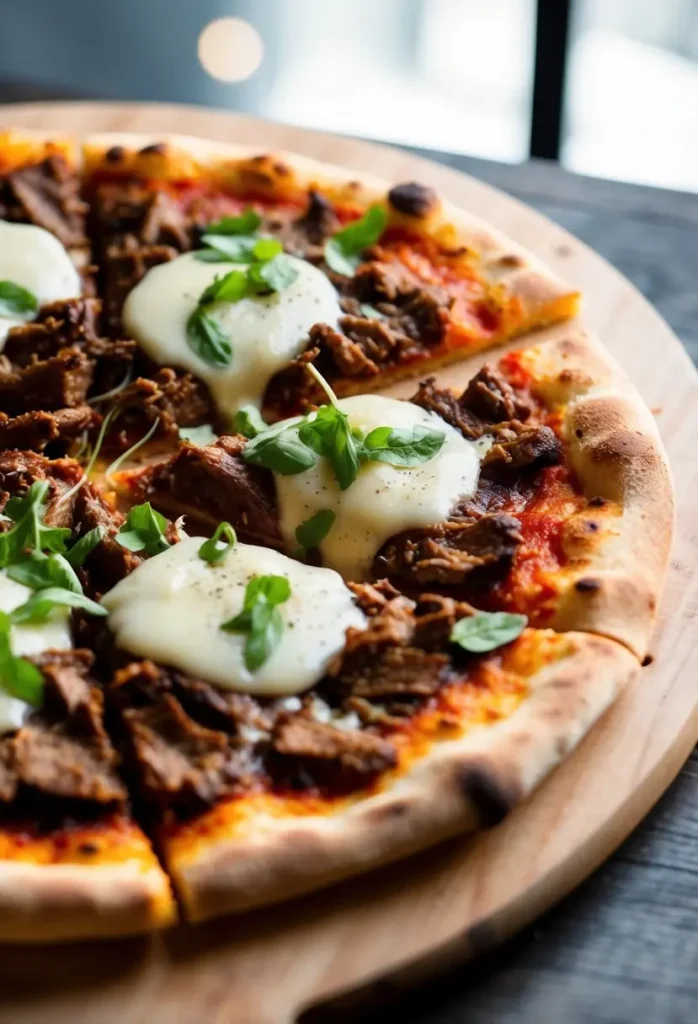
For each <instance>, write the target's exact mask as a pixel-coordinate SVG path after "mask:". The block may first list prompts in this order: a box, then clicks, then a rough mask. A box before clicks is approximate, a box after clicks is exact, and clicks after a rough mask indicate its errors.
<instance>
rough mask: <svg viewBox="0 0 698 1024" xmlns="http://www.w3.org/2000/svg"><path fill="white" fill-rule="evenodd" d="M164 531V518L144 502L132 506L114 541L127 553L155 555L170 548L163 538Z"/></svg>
mask: <svg viewBox="0 0 698 1024" xmlns="http://www.w3.org/2000/svg"><path fill="white" fill-rule="evenodd" d="M166 529H167V520H166V519H165V517H164V516H163V515H160V513H159V512H156V511H155V509H154V508H153V507H152V505H151V504H150V502H149V501H146V502H144V503H143V504H142V505H134V507H133V508H132V509H131V511H130V512H129V514H128V516H127V518H126V522H125V523H124V524H123V526H122V527H121V529H120V530H119V532H118V533H117V535H116V537H115V540H116V541H117V543H118V544H121V546H122V547H123V548H128V550H129V551H145V553H146V554H147V555H157V554H159V553H160V552H161V551H166V550H167V549H168V548H169V546H170V545H169V542H168V540H167V538H166V537H165V530H166Z"/></svg>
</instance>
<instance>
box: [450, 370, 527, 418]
mask: <svg viewBox="0 0 698 1024" xmlns="http://www.w3.org/2000/svg"><path fill="white" fill-rule="evenodd" d="M461 404H462V405H464V406H466V408H468V409H469V410H470V411H471V412H473V413H475V415H476V416H479V417H480V419H483V420H485V422H486V423H502V422H504V421H505V420H526V419H528V417H529V416H530V415H531V411H532V410H531V405H530V403H529V402H527V401H526V399H524V398H523V397H522V396H521V395H520V394H518V393H517V392H516V391H514V389H513V387H512V386H511V384H510V383H509V381H508V380H507V379H506V378H505V377H504V376H503V375H502V374H501V373H499V371H498V370H495V369H494V368H493V367H491V366H483V367H482V369H481V370H479V371H478V372H477V373H476V374H475V376H474V377H473V378H472V380H471V381H470V383H469V384H468V386H467V388H466V389H465V391H464V392H463V395H462V396H461Z"/></svg>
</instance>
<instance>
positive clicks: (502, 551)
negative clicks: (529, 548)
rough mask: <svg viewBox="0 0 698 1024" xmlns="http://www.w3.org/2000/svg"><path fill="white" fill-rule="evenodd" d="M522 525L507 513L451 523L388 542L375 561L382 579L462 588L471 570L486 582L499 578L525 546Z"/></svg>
mask: <svg viewBox="0 0 698 1024" xmlns="http://www.w3.org/2000/svg"><path fill="white" fill-rule="evenodd" d="M520 528H521V524H520V523H519V521H518V520H517V519H514V518H513V517H512V516H508V515H505V514H504V513H495V514H494V515H486V516H483V517H482V518H481V519H479V520H477V521H476V522H474V523H467V522H465V523H460V522H447V523H442V524H440V525H439V526H434V527H428V528H426V529H424V530H419V531H416V530H415V531H414V532H411V533H405V534H401V535H400V536H398V537H395V538H393V539H392V540H390V541H388V543H387V544H386V545H385V546H384V547H383V549H382V551H381V552H380V553H379V554H378V556H377V557H376V560H375V562H374V569H375V571H376V573H377V574H378V575H382V574H383V573H385V574H386V575H388V576H390V577H397V578H403V579H407V580H409V581H410V582H416V583H419V584H424V583H440V584H445V585H457V584H461V583H464V582H465V581H466V580H467V579H468V577H469V576H470V574H471V573H472V572H473V570H475V569H477V570H478V579H479V580H480V581H482V578H483V575H484V573H485V572H486V573H487V579H488V580H490V579H492V578H493V577H494V578H498V577H499V576H501V575H502V573H503V572H506V570H507V569H508V568H509V566H510V565H511V560H512V558H513V556H514V552H515V551H516V547H517V545H518V544H519V543H520V542H521V533H520Z"/></svg>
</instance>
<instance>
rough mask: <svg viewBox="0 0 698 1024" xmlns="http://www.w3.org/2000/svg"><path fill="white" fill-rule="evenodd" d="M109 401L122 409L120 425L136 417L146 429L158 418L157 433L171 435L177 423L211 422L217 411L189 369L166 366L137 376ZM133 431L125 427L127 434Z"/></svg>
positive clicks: (203, 386) (176, 430)
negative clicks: (147, 374) (146, 374)
mask: <svg viewBox="0 0 698 1024" xmlns="http://www.w3.org/2000/svg"><path fill="white" fill-rule="evenodd" d="M110 404H111V406H112V407H117V408H119V409H121V416H120V420H119V423H120V425H122V426H123V425H124V424H125V425H126V426H132V425H133V421H134V420H135V421H136V422H137V424H138V426H139V427H142V430H143V432H145V431H147V429H148V427H149V426H150V425H151V424H152V423H154V422H155V420H156V419H158V420H159V421H160V423H159V427H158V434H161V435H170V436H176V435H177V432H178V428H179V427H193V426H196V425H197V424H199V423H203V422H211V420H213V419H215V415H216V414H215V411H214V408H213V404H212V401H211V397H210V395H209V392H208V388H207V387H206V385H205V384H203V383H202V382H201V381H199V380H197V379H196V378H195V377H193V376H192V375H191V373H186V372H184V371H183V370H172V369H170V368H169V367H164V368H162V369H160V370H156V371H155V372H154V374H153V377H152V378H146V377H138V378H136V380H134V381H132V382H131V383H130V384H129V385H128V386H127V387H126V388H124V389H123V391H120V392H119V393H118V394H117V395H115V396H114V398H113V399H112V400H111V403H110ZM132 433H133V431H132V430H129V431H127V436H128V435H131V434H132ZM129 443H130V442H129ZM127 446H128V445H127Z"/></svg>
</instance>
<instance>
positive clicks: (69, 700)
mask: <svg viewBox="0 0 698 1024" xmlns="http://www.w3.org/2000/svg"><path fill="white" fill-rule="evenodd" d="M33 660H34V662H35V664H36V665H37V667H38V668H39V669H40V670H41V672H42V673H43V676H44V684H45V696H44V705H43V708H42V710H41V711H38V712H35V713H34V714H33V715H32V716H31V718H30V720H29V722H28V723H27V725H25V726H23V727H22V728H20V729H19V730H18V731H17V732H16V733H15V734H14V735H13V736H11V737H6V738H5V739H4V740H3V742H2V768H3V770H2V773H1V776H2V777H1V778H0V800H5V801H6V802H10V801H13V800H15V798H16V805H14V804H13V805H12V806H11V807H10V808H9V809H8V810H7V811H6V813H7V814H9V815H10V816H11V817H12V816H15V815H20V814H21V804H22V800H23V798H29V795H30V794H31V792H32V791H38V792H39V793H41V794H43V796H42V798H41V800H40V802H39V803H38V804H37V806H38V807H39V808H40V809H44V808H45V809H48V808H47V803H48V801H49V800H50V798H57V799H59V800H63V801H70V806H71V807H73V806H74V805H75V802H77V801H87V802H89V803H98V804H103V805H113V806H118V805H120V804H121V803H123V801H124V800H125V799H126V790H125V788H124V785H123V783H122V781H121V779H120V778H119V775H118V773H117V770H116V766H117V763H118V757H117V754H116V751H115V750H114V748H113V747H112V745H111V742H110V740H109V738H108V736H107V733H106V731H105V729H104V724H103V696H102V691H101V690H100V689H99V688H98V687H97V685H96V684H95V683H94V682H92V680H91V679H90V678H89V670H90V667H91V665H92V660H93V657H92V654H91V653H90V652H89V651H80V650H78V651H47V652H46V653H45V654H42V655H40V656H39V657H37V658H35V659H33Z"/></svg>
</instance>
